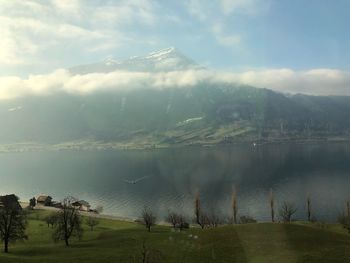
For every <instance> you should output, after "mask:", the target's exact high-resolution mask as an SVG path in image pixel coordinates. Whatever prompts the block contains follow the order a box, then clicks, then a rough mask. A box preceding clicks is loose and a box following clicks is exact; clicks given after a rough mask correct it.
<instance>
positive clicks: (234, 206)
mask: <svg viewBox="0 0 350 263" xmlns="http://www.w3.org/2000/svg"><path fill="white" fill-rule="evenodd" d="M237 212H238V208H237V192H236V187H233V189H232V214H233V222H234V223H235V224H237V223H238V221H237Z"/></svg>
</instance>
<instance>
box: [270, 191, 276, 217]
mask: <svg viewBox="0 0 350 263" xmlns="http://www.w3.org/2000/svg"><path fill="white" fill-rule="evenodd" d="M270 209H271V221H272V223H273V222H275V199H274V196H273V191H272V188H271V189H270Z"/></svg>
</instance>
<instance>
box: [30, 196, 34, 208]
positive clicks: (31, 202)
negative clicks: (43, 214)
mask: <svg viewBox="0 0 350 263" xmlns="http://www.w3.org/2000/svg"><path fill="white" fill-rule="evenodd" d="M35 206H36V199H35V197H33V198H31V199H29V207H30V208H33V207H35Z"/></svg>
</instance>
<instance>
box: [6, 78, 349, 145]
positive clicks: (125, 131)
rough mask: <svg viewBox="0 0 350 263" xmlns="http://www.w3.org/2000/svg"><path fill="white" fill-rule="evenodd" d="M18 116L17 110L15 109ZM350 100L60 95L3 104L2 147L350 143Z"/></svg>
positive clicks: (267, 94)
mask: <svg viewBox="0 0 350 263" xmlns="http://www.w3.org/2000/svg"><path fill="white" fill-rule="evenodd" d="M12 109H16V110H12ZM348 112H350V97H316V96H306V95H293V96H289V95H284V94H280V93H276V92H273V91H271V90H267V89H257V88H254V87H249V86H240V85H218V84H216V85H214V84H211V85H209V84H204V83H201V84H198V85H197V86H195V87H188V88H167V89H159V90H155V89H149V88H147V87H145V88H144V89H133V88H130V90H120V91H108V92H107V91H105V92H102V91H101V92H97V93H93V94H90V95H79V96H78V95H70V94H63V93H62V94H54V95H49V96H32V97H23V98H17V99H14V100H9V101H1V102H0V119H1V126H0V143H2V144H4V143H18V142H35V143H46V144H47V143H48V144H58V143H66V142H77V141H80V142H81V141H90V142H91V141H92V142H96V141H98V142H100V143H119V144H122V145H131V146H135V145H141V146H145V145H163V146H169V145H184V144H185V145H190V144H201V145H203V144H204V145H205V144H218V143H232V142H246V141H249V142H252V141H286V140H310V139H312V140H313V139H334V138H342V139H344V138H345V139H348V138H349V134H350V116H349V114H348Z"/></svg>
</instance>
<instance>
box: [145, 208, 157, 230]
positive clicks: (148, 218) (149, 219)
mask: <svg viewBox="0 0 350 263" xmlns="http://www.w3.org/2000/svg"><path fill="white" fill-rule="evenodd" d="M142 220H143V224H144V225H145V226H146V228H147V230H148V232H151V227H152V226H153V225H154V224H155V223H156V217H155V215H154V214H153V212H152V211H151V210H150V209H148V208H147V207H145V208H144V209H143V211H142Z"/></svg>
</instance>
